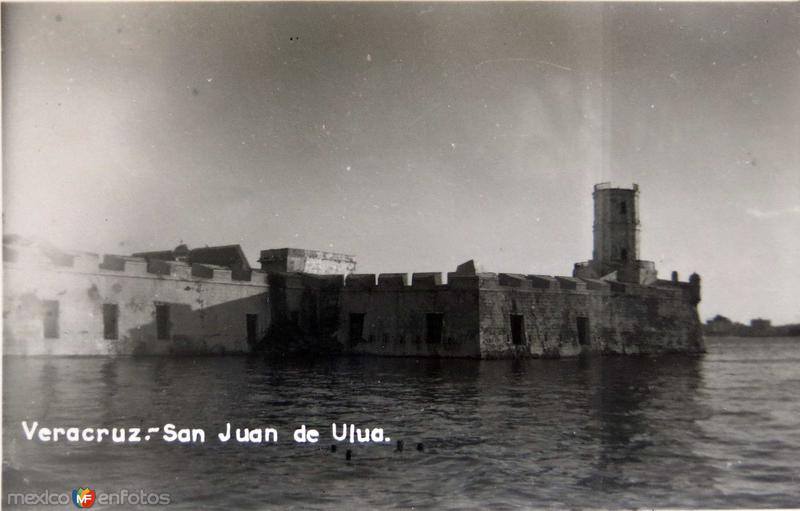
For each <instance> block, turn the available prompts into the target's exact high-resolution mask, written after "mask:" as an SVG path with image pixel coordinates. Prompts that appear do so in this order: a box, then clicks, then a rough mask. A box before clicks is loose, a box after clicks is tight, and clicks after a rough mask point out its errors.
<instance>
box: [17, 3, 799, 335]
mask: <svg viewBox="0 0 800 511" xmlns="http://www.w3.org/2000/svg"><path fill="white" fill-rule="evenodd" d="M2 10H3V12H2V14H3V20H2V29H3V32H2V37H3V41H2V43H3V55H2V56H3V123H4V126H3V137H4V139H3V153H4V154H3V157H4V161H3V164H4V176H3V177H4V214H5V225H4V228H5V230H6V232H13V233H19V234H22V235H29V236H30V235H35V236H40V237H43V238H45V239H48V240H50V241H52V242H53V243H55V244H57V245H59V246H61V247H63V248H67V249H79V250H88V251H93V252H99V253H130V252H134V251H142V250H151V249H165V248H172V247H174V246H175V245H177V244H178V243H179V242H181V241H183V242H185V243H187V244H189V245H190V246H203V245H206V244H208V245H214V244H228V243H240V244H242V246H243V247H244V249H245V252H246V253H247V255H248V257H249V258H250V259H251V263H253V264H257V263H255V260H256V259H257V258H258V251H259V250H260V249H266V248H277V247H285V246H291V247H301V248H313V249H325V250H331V251H339V252H345V253H351V254H356V255H357V256H358V261H359V271H365V272H403V271H407V272H412V271H452V270H453V269H454V268H455V266H456V265H457V264H458V263H461V262H463V261H465V260H467V259H470V258H475V259H476V260H477V261H478V262H479V263H480V264H481V265H482V266H483V267H484V268H485V269H486V270H487V271H504V272H519V273H547V274H562V275H569V274H570V273H571V270H572V264H573V263H574V262H575V261H579V260H585V259H588V258H590V257H591V248H592V242H591V234H592V209H591V193H592V185H593V184H594V183H596V182H600V181H608V180H611V181H613V182H615V183H617V184H620V185H629V184H630V183H632V182H636V183H638V184H639V186H640V189H641V195H640V212H641V219H642V243H641V247H642V252H641V258H642V259H648V260H654V261H655V262H656V265H657V268H658V269H659V271H660V275H661V276H662V277H665V278H668V276H669V273H670V271H672V270H678V271H679V272H680V273H681V278H682V279H686V278H687V277H688V275H689V273H691V272H692V271H697V272H698V273H700V274H701V276H702V277H703V286H704V288H703V302H702V303H701V316H702V317H703V319H706V318H708V317H711V316H713V315H714V314H717V313H721V314H724V315H727V316H729V317H732V318H734V319H736V320H740V321H748V320H749V319H750V318H752V317H757V316H763V317H768V318H772V319H773V321H775V322H789V321H794V322H797V321H800V295H799V294H798V290H800V271H798V268H799V267H800V236H799V234H800V8H799V6H798V4H797V3H794V4H790V3H785V4H771V5H770V4H765V5H755V4H622V5H620V4H617V5H600V4H588V3H579V4H554V3H513V4H477V3H464V4H458V3H444V4H442V3H439V4H424V3H404V4H389V3H381V4H371V5H368V4H361V3H347V4H344V3H343V4H330V3H325V4H275V3H269V4H261V3H247V4H225V5H221V4H209V3H203V4H190V3H180V4H133V3H123V4H83V5H76V4H3V6H2Z"/></svg>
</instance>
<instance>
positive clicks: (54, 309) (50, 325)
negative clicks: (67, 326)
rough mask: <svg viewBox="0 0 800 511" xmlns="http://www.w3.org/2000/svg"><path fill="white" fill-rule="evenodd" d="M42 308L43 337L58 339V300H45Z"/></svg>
mask: <svg viewBox="0 0 800 511" xmlns="http://www.w3.org/2000/svg"><path fill="white" fill-rule="evenodd" d="M42 307H43V308H44V317H43V318H42V320H43V322H44V338H45V339H58V300H45V301H44V302H43V303H42Z"/></svg>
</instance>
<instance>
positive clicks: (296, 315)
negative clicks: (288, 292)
mask: <svg viewBox="0 0 800 511" xmlns="http://www.w3.org/2000/svg"><path fill="white" fill-rule="evenodd" d="M289 319H290V320H291V321H292V323H294V324H295V325H297V326H300V311H292V312H290V313H289Z"/></svg>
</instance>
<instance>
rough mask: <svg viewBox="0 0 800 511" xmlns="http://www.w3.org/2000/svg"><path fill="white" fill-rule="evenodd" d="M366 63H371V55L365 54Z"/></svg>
mask: <svg viewBox="0 0 800 511" xmlns="http://www.w3.org/2000/svg"><path fill="white" fill-rule="evenodd" d="M367 62H372V55H370V54H369V53H367Z"/></svg>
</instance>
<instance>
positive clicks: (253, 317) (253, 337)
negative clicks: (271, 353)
mask: <svg viewBox="0 0 800 511" xmlns="http://www.w3.org/2000/svg"><path fill="white" fill-rule="evenodd" d="M245 321H246V323H247V342H248V343H250V344H255V343H256V342H258V314H246V315H245Z"/></svg>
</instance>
